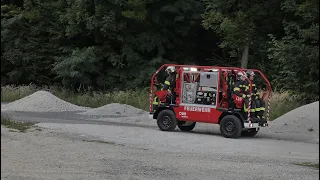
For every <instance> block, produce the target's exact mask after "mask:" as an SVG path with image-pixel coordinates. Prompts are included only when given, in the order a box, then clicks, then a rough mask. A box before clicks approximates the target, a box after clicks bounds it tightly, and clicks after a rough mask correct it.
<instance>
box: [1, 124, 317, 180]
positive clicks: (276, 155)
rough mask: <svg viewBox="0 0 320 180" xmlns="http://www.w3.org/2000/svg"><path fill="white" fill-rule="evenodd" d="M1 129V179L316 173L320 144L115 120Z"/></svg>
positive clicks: (296, 175)
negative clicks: (233, 136) (311, 164)
mask: <svg viewBox="0 0 320 180" xmlns="http://www.w3.org/2000/svg"><path fill="white" fill-rule="evenodd" d="M37 126H39V127H41V128H40V129H41V131H39V130H37V129H35V128H33V129H32V130H30V131H31V132H27V133H17V132H10V131H9V130H8V129H6V128H3V127H2V128H1V164H2V166H1V179H10V180H11V179H19V180H20V179H26V180H29V179H30V180H31V179H32V180H34V179H39V180H40V179H41V180H51V179H92V180H95V179H108V180H109V179H110V180H113V179H117V180H118V179H137V180H140V179H144V180H153V179H155V180H156V179H174V180H176V179H187V180H189V179H190V180H191V179H192V180H195V179H204V180H206V179H208V180H209V179H210V180H215V179H217V180H218V179H225V180H229V179H244V180H246V179H252V180H259V179H270V180H271V179H281V180H283V179H284V180H285V179H290V180H295V179H297V180H298V179H299V180H300V179H305V180H308V179H310V180H313V179H319V170H316V169H313V168H311V167H304V166H298V165H295V163H302V162H318V161H319V145H318V144H310V143H301V142H300V143H297V142H289V141H279V140H270V139H259V138H253V139H250V138H243V139H237V140H234V139H226V138H223V137H221V136H220V135H218V132H215V131H214V132H210V133H208V131H207V130H205V129H202V128H201V127H199V128H198V129H197V131H196V132H193V133H183V132H179V131H176V132H170V133H169V132H161V131H159V130H158V129H157V128H155V127H154V128H153V127H149V128H145V127H128V126H127V127H125V126H119V125H88V124H60V123H39V124H37Z"/></svg>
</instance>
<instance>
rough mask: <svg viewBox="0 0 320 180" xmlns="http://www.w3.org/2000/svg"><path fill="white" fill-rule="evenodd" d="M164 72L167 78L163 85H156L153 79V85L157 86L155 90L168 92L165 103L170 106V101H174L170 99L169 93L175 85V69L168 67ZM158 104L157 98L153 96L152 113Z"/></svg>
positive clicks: (156, 81) (170, 94)
mask: <svg viewBox="0 0 320 180" xmlns="http://www.w3.org/2000/svg"><path fill="white" fill-rule="evenodd" d="M165 72H166V73H167V74H168V77H167V78H166V80H165V81H164V84H160V83H158V80H157V79H155V84H158V86H157V90H167V91H168V92H167V94H166V102H168V103H170V104H171V103H172V102H171V101H172V100H174V99H173V98H172V93H171V91H172V90H173V89H174V85H175V76H176V69H175V67H174V66H168V67H167V68H166V70H165ZM159 104H160V99H159V97H157V96H154V97H153V102H152V106H153V112H155V111H156V110H157V108H158V107H159Z"/></svg>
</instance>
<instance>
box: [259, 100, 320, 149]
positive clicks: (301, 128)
mask: <svg viewBox="0 0 320 180" xmlns="http://www.w3.org/2000/svg"><path fill="white" fill-rule="evenodd" d="M263 131H266V132H267V133H268V134H270V135H271V136H274V137H277V138H279V139H287V140H303V141H306V142H313V143H319V101H317V102H314V103H311V104H307V105H305V106H301V107H299V108H296V109H294V110H292V111H290V112H288V113H286V114H284V115H283V116H281V117H279V118H277V119H275V120H274V121H272V122H270V125H269V127H266V128H263Z"/></svg>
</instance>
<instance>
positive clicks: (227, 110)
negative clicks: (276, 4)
mask: <svg viewBox="0 0 320 180" xmlns="http://www.w3.org/2000/svg"><path fill="white" fill-rule="evenodd" d="M169 66H174V67H175V73H176V74H175V76H176V77H175V81H174V85H172V86H171V89H169V90H161V88H157V84H158V82H157V77H158V75H159V74H161V73H160V72H161V71H163V70H165V69H166V67H169ZM246 70H247V69H242V68H237V67H218V66H194V65H178V64H164V65H162V66H161V67H160V68H159V69H158V70H157V71H156V73H155V74H154V75H153V76H152V79H151V92H150V117H151V118H152V119H156V120H157V125H158V127H159V129H160V130H162V131H173V130H174V129H175V128H176V126H178V127H179V129H180V130H182V131H191V130H193V128H194V127H195V125H196V122H199V123H213V124H219V125H220V132H221V134H222V135H223V136H224V137H227V138H237V137H239V136H250V137H253V136H255V135H256V134H257V132H258V131H259V129H260V127H265V126H268V121H269V113H270V93H271V85H270V82H269V81H268V80H267V78H266V77H265V76H264V75H263V73H261V72H260V71H259V70H256V69H251V70H252V71H253V72H255V74H257V75H260V77H261V79H262V81H263V82H264V84H265V87H266V91H264V92H263V93H262V95H261V98H262V99H266V98H265V97H267V108H266V109H267V111H266V118H265V120H264V121H254V120H253V118H250V111H251V109H250V104H251V101H252V99H251V98H249V107H248V112H246V113H245V112H244V109H243V99H242V98H234V96H233V83H234V82H235V80H236V78H237V73H238V72H242V73H245V72H246ZM247 81H248V82H249V83H250V89H249V91H250V94H252V83H251V81H250V79H249V78H247ZM168 94H169V95H170V96H168ZM168 97H169V99H168ZM155 99H158V102H159V103H158V104H157V105H156V106H155V103H154V101H155Z"/></svg>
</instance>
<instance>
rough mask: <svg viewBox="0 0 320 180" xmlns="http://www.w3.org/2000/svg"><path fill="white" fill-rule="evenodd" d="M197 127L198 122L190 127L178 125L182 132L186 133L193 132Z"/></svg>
mask: <svg viewBox="0 0 320 180" xmlns="http://www.w3.org/2000/svg"><path fill="white" fill-rule="evenodd" d="M195 126H196V122H194V123H192V124H191V125H189V126H186V125H178V127H179V129H180V130H181V131H184V132H188V131H192V130H193V128H194V127H195Z"/></svg>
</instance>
